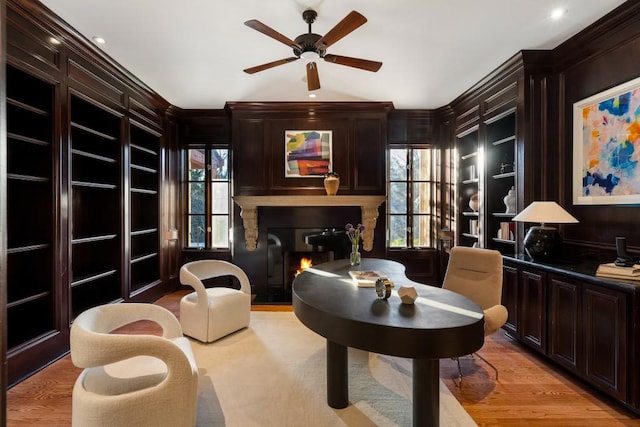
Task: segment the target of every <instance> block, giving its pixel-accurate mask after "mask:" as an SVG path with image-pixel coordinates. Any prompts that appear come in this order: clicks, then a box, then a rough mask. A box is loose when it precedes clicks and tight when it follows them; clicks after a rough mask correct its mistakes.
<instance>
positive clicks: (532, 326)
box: [518, 270, 547, 353]
mask: <svg viewBox="0 0 640 427" xmlns="http://www.w3.org/2000/svg"><path fill="white" fill-rule="evenodd" d="M545 276H546V273H544V272H539V271H527V270H523V271H522V272H521V273H520V288H519V291H520V295H519V297H520V301H519V302H520V313H519V314H520V316H519V319H518V321H519V322H520V325H519V326H520V338H521V339H522V342H524V343H525V344H527V345H529V346H530V347H532V348H534V349H536V350H538V351H540V352H542V353H545V352H546V349H547V344H546V342H547V340H546V335H547V327H546V319H547V313H546V292H545V281H546V277H545Z"/></svg>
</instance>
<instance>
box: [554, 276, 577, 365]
mask: <svg viewBox="0 0 640 427" xmlns="http://www.w3.org/2000/svg"><path fill="white" fill-rule="evenodd" d="M548 293H549V357H551V358H552V359H553V360H555V361H556V362H557V363H559V364H561V365H562V366H563V367H565V368H567V369H569V370H571V371H573V372H575V373H578V372H579V370H580V369H581V367H580V365H579V362H578V353H579V352H580V350H581V346H582V337H581V336H580V335H579V334H578V331H579V328H580V327H581V325H580V323H579V322H580V320H581V310H580V308H581V306H582V304H581V300H580V286H579V285H578V284H576V283H573V282H571V281H570V280H568V279H566V278H563V277H561V276H554V275H550V276H549V292H548Z"/></svg>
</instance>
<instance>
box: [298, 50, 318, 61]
mask: <svg viewBox="0 0 640 427" xmlns="http://www.w3.org/2000/svg"><path fill="white" fill-rule="evenodd" d="M300 58H302V59H306V60H307V61H316V60H318V59H320V54H318V52H315V51H313V50H308V51H306V52H302V53H301V54H300Z"/></svg>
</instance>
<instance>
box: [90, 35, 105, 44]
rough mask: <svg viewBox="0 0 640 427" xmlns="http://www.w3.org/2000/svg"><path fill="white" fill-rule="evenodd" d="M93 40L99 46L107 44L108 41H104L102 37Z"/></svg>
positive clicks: (92, 38) (95, 37) (94, 37)
mask: <svg viewBox="0 0 640 427" xmlns="http://www.w3.org/2000/svg"><path fill="white" fill-rule="evenodd" d="M91 40H93V41H94V42H96V43H98V44H106V43H107V41H106V40H105V39H103V38H102V37H100V36H93V37H91Z"/></svg>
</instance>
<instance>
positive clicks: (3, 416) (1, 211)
mask: <svg viewBox="0 0 640 427" xmlns="http://www.w3.org/2000/svg"><path fill="white" fill-rule="evenodd" d="M5 17H6V3H5V0H0V427H4V426H5V425H6V420H7V374H8V369H7V259H6V257H7V233H6V232H5V230H6V229H7V155H6V154H7V109H6V104H7V103H6V95H7V91H6V84H7V79H6V75H5V64H6V40H7V33H6V19H5Z"/></svg>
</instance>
